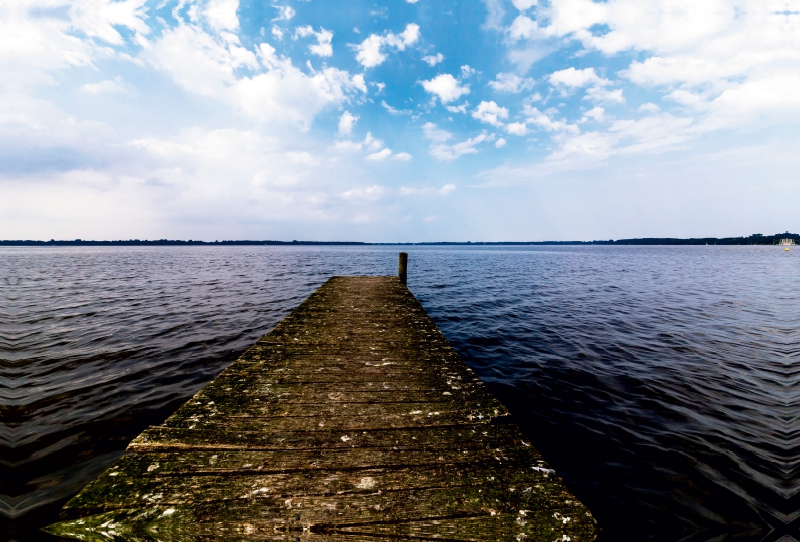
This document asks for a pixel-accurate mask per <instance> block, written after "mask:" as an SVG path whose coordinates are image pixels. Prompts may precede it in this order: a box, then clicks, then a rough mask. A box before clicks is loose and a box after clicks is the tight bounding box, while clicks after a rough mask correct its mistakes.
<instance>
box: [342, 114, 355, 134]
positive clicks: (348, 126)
mask: <svg viewBox="0 0 800 542" xmlns="http://www.w3.org/2000/svg"><path fill="white" fill-rule="evenodd" d="M356 122H358V116H356V115H353V114H352V113H350V111H345V112H344V113H342V116H341V117H339V135H340V136H349V135H350V134H352V133H353V126H355V124H356Z"/></svg>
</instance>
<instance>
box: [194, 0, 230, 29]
mask: <svg viewBox="0 0 800 542" xmlns="http://www.w3.org/2000/svg"><path fill="white" fill-rule="evenodd" d="M238 9H239V0H208V2H206V3H205V4H204V5H203V7H202V8H201V9H200V13H201V14H202V15H203V18H204V19H205V21H206V22H207V23H208V26H210V27H211V28H213V29H214V30H216V31H218V32H219V31H221V30H237V29H238V28H239V17H237V16H236V10H238Z"/></svg>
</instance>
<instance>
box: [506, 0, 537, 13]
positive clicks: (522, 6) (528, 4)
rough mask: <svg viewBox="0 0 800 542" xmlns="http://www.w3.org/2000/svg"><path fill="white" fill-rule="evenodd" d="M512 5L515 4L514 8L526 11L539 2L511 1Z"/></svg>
mask: <svg viewBox="0 0 800 542" xmlns="http://www.w3.org/2000/svg"><path fill="white" fill-rule="evenodd" d="M511 3H512V4H514V7H515V8H517V9H518V10H520V11H525V10H526V9H528V8H532V7H533V6H535V5H536V4H537V3H538V2H537V0H511Z"/></svg>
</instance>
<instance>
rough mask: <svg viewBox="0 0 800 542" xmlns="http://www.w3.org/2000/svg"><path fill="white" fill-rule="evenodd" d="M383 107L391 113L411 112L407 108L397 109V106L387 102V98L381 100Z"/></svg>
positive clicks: (405, 113)
mask: <svg viewBox="0 0 800 542" xmlns="http://www.w3.org/2000/svg"><path fill="white" fill-rule="evenodd" d="M381 107H383V108H384V109H385V110H386V111H388V112H389V114H391V115H410V114H411V111H409V110H407V109H397V108H395V107H392V106H391V105H389V104H387V103H386V100H381Z"/></svg>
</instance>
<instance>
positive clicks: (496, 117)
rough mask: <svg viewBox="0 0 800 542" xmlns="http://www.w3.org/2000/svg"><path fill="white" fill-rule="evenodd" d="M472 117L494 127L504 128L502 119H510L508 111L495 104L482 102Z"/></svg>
mask: <svg viewBox="0 0 800 542" xmlns="http://www.w3.org/2000/svg"><path fill="white" fill-rule="evenodd" d="M472 117H473V118H476V119H478V120H479V121H481V122H485V123H487V124H491V125H492V126H503V123H502V122H501V121H500V119H507V118H508V109H506V108H505V107H500V106H499V105H497V104H496V103H495V102H481V103H480V104H478V107H477V108H476V109H475V111H473V112H472Z"/></svg>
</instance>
